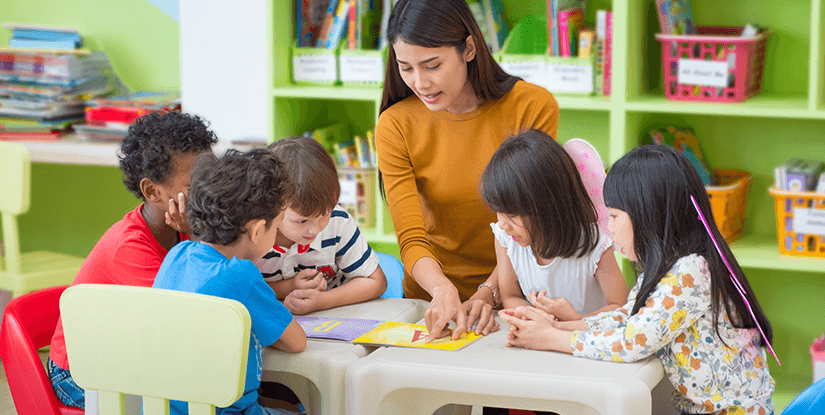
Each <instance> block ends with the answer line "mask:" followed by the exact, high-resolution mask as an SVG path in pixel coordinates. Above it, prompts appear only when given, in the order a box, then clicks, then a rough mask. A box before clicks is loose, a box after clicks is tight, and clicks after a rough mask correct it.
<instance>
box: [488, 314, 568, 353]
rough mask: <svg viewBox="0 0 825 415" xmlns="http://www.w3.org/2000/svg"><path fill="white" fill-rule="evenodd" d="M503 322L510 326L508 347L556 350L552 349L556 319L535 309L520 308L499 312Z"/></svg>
mask: <svg viewBox="0 0 825 415" xmlns="http://www.w3.org/2000/svg"><path fill="white" fill-rule="evenodd" d="M498 315H499V317H501V319H502V320H504V321H505V322H507V323H508V324H510V328H509V331H510V333H509V334H507V347H523V348H525V349H531V350H554V349H553V348H551V347H550V344H551V342H550V341H548V340H550V339H551V338H552V333H553V332H554V331H558V330H557V329H556V328H555V325H556V318H555V317H554V316H552V315H550V314H547V313H545V312H544V311H542V310H539V309H537V308H535V307H518V308H516V309H514V310H513V309H507V310H501V311H499V312H498Z"/></svg>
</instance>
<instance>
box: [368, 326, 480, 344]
mask: <svg viewBox="0 0 825 415" xmlns="http://www.w3.org/2000/svg"><path fill="white" fill-rule="evenodd" d="M428 335H429V332H427V326H423V325H420V324H412V323H398V322H394V321H388V322H386V323H383V324H381V325H379V326H378V327H376V328H374V329H372V330H370V331H369V332H367V333H365V334H363V335H362V336H361V337H358V338H357V339H355V340H353V341H352V342H353V343H356V344H366V345H373V346H399V347H415V348H419V349H436V350H460V349H463V348H464V347H466V346H467V345H468V344H470V343H472V342H474V341H476V340H478V339H480V338H481V336H480V335H478V334H475V333H469V334H467V333H465V334H462V335H461V337H460V338H459V339H458V340H453V339H452V337H443V338H440V339H436V340H433V341H432V343H427V336H428Z"/></svg>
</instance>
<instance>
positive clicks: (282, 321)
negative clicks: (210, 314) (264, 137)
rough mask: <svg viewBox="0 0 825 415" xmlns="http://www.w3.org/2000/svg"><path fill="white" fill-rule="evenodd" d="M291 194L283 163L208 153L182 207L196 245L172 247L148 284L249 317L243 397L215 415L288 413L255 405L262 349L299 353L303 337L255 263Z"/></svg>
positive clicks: (260, 156) (177, 407) (253, 154)
mask: <svg viewBox="0 0 825 415" xmlns="http://www.w3.org/2000/svg"><path fill="white" fill-rule="evenodd" d="M291 192H292V185H291V183H290V182H289V177H288V175H287V173H286V169H285V168H284V164H283V163H282V162H281V161H280V160H278V158H277V157H276V156H274V155H273V154H271V153H269V152H267V151H266V150H263V149H257V150H252V151H250V152H248V153H239V152H237V151H234V150H230V151H229V152H227V153H226V155H224V156H223V157H221V158H220V159H218V158H216V157H215V156H214V155H212V154H204V155H203V156H201V157H199V158H198V160H197V162H196V163H195V167H194V169H193V171H192V188H191V190H190V191H189V198H188V200H187V201H186V212H187V214H188V215H189V225H190V227H191V229H192V233H193V235H194V236H195V237H196V239H197V241H184V242H181V243H179V244H177V245H176V246H175V247H174V248H172V250H171V251H169V255H167V256H166V259H164V260H163V264H162V265H161V266H160V270H159V271H158V275H157V278H156V279H155V284H154V285H153V286H154V287H155V288H163V289H168V290H177V291H185V292H192V293H200V294H206V295H212V296H216V297H222V298H229V299H233V300H236V301H239V302H240V303H241V304H243V305H244V306H245V307H246V309H247V310H248V311H249V315H250V317H251V320H252V327H251V334H250V341H249V358H248V359H247V367H246V384H245V386H244V394H243V396H241V398H240V399H239V400H238V401H236V402H235V403H233V404H232V405H231V406H229V407H227V408H217V411H216V412H217V415H220V414H222V413H224V412H226V413H233V414H241V413H242V414H248V415H257V414H282V413H288V412H284V411H281V410H276V409H273V408H264V407H261V406H260V405H259V404H258V388H259V387H260V384H261V378H260V373H261V360H262V356H261V353H262V347H264V346H270V345H271V346H273V347H275V348H276V349H279V350H282V351H285V352H292V353H296V352H301V351H303V350H304V348H306V336H305V335H304V330H303V329H302V328H301V326H299V325H298V323H297V322H296V321H295V319H294V318H293V317H292V314H291V313H290V312H289V310H287V309H286V307H284V305H283V304H281V302H280V301H278V298H276V296H275V293H273V292H272V289H270V288H269V286H267V284H266V282H264V279H263V276H262V275H261V272H260V271H258V268H256V267H255V264H254V261H256V260H258V259H260V258H261V257H263V255H264V254H265V253H266V252H267V251H268V250H269V249H270V247H272V245H273V244H274V243H275V236H276V234H277V233H278V225H280V223H281V221H282V220H283V218H284V205H285V203H286V198H287V197H288V196H289V194H290V193H291ZM170 407H171V413H172V414H184V413H187V412H186V409H187V405H186V403H183V402H172V403H171V405H170Z"/></svg>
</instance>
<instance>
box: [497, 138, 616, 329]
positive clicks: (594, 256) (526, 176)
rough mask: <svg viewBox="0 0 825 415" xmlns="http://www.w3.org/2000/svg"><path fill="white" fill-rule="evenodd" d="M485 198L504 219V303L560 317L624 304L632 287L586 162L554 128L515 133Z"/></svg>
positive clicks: (500, 263)
mask: <svg viewBox="0 0 825 415" xmlns="http://www.w3.org/2000/svg"><path fill="white" fill-rule="evenodd" d="M481 194H482V198H483V199H484V202H485V203H486V204H487V206H489V207H490V209H492V210H493V211H494V212H496V216H497V218H498V222H497V223H493V224H490V226H491V227H492V228H493V233H494V235H495V246H496V259H497V265H496V271H495V272H496V273H497V274H498V282H499V287H500V290H501V298H502V302H503V307H504V308H505V309H507V308H516V307H518V306H523V305H532V306H534V307H536V308H539V309H542V310H544V311H545V312H547V313H549V314H552V315H554V316H555V317H556V318H557V319H559V320H578V319H581V318H582V317H585V316H590V315H595V314H597V313H599V312H602V311H609V310H613V309H616V308H618V307H619V306H621V305H622V304H623V303H624V301H625V299H626V298H627V294H628V288H627V283H626V282H625V279H624V276H623V275H622V273H621V271H620V270H619V266H618V264H617V263H616V258H615V256H614V255H613V248H612V245H613V242H612V241H611V239H610V238H609V237H608V236H607V235H605V234H604V233H602V232H600V231H599V227H598V225H597V222H596V211H595V209H594V207H593V203H592V202H591V200H590V198H589V197H588V195H587V191H586V190H585V187H584V185H583V184H582V180H581V177H580V176H579V173H578V169H577V168H576V165H575V163H574V161H573V159H571V158H570V156H569V155H568V154H567V152H566V151H565V150H564V149H563V148H562V146H561V145H559V144H558V143H557V142H556V141H555V140H553V138H551V137H550V136H548V135H547V134H545V133H543V132H541V131H537V130H530V131H527V132H524V133H521V134H518V135H515V136H513V137H510V138H509V139H507V140H506V141H505V142H504V143H503V144H502V145H501V147H499V149H498V150H496V152H495V154H493V158H492V159H491V160H490V163H489V164H488V165H487V167H486V168H485V170H484V173H483V174H482V177H481Z"/></svg>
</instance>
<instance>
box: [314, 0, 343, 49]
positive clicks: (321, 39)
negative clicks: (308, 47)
mask: <svg viewBox="0 0 825 415" xmlns="http://www.w3.org/2000/svg"><path fill="white" fill-rule="evenodd" d="M339 1H341V0H330V1H329V4H328V5H327V11H326V13H325V14H324V19H323V23H321V29H320V30H319V32H318V38H317V39H315V47H317V48H323V47H326V44H327V39H329V35H330V32H331V30H332V22H333V21H334V20H335V13H336V12H337V11H338V2H339Z"/></svg>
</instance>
